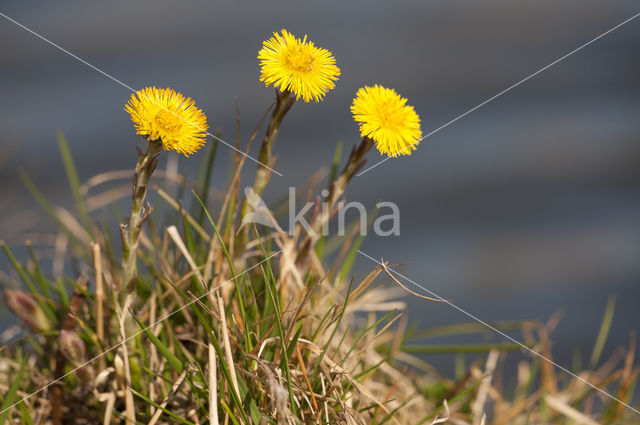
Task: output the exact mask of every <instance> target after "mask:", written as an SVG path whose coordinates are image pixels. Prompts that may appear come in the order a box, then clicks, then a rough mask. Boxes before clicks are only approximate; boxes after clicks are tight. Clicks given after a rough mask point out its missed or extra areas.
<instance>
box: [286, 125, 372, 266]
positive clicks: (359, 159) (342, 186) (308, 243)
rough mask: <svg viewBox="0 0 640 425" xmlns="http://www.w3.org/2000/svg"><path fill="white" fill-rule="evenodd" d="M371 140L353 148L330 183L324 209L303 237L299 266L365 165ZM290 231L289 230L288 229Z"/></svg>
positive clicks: (316, 216)
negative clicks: (342, 167) (350, 183)
mask: <svg viewBox="0 0 640 425" xmlns="http://www.w3.org/2000/svg"><path fill="white" fill-rule="evenodd" d="M374 144H375V143H374V142H373V140H371V139H369V138H368V137H365V138H363V139H362V141H361V142H360V144H359V145H358V146H354V147H353V149H352V150H351V154H350V155H349V159H348V160H347V164H346V165H345V166H344V169H343V170H342V172H341V173H340V176H338V178H337V179H336V180H335V181H334V182H333V183H331V188H330V189H329V195H328V196H327V199H326V201H325V202H326V205H327V206H326V208H320V210H319V212H318V214H317V215H315V217H312V218H311V221H310V223H309V228H310V230H311V231H310V232H308V233H307V236H306V237H305V239H304V241H303V243H302V245H301V246H302V248H301V249H300V251H299V252H298V256H297V259H296V262H297V263H298V264H300V263H301V262H302V261H304V259H305V258H306V256H307V254H308V253H309V250H310V249H311V247H312V246H313V245H315V243H316V241H317V240H318V239H319V238H320V236H321V234H322V230H323V227H324V226H325V224H326V223H327V222H328V221H329V219H331V216H332V214H333V210H334V207H335V206H336V204H337V202H338V199H340V197H341V196H342V194H343V193H344V191H345V190H346V189H347V185H348V184H349V181H351V179H352V178H353V176H354V175H355V174H356V173H357V172H358V170H359V169H361V168H362V166H363V165H364V164H365V162H366V160H365V159H364V156H365V155H366V154H367V152H369V151H370V150H371V148H372V147H373V146H374ZM290 230H291V229H290Z"/></svg>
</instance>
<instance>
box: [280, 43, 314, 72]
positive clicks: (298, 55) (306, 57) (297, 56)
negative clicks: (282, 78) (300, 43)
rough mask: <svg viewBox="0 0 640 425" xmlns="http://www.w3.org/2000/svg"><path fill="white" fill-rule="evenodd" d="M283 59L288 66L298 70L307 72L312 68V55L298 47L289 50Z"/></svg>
mask: <svg viewBox="0 0 640 425" xmlns="http://www.w3.org/2000/svg"><path fill="white" fill-rule="evenodd" d="M285 60H286V62H287V65H288V66H289V67H290V68H293V69H295V70H296V71H299V72H309V71H311V70H312V69H313V57H312V56H311V55H310V54H309V53H308V52H306V51H305V49H302V48H300V47H298V48H294V49H291V50H289V52H287V55H286V57H285Z"/></svg>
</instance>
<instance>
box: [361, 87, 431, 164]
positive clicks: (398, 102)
mask: <svg viewBox="0 0 640 425" xmlns="http://www.w3.org/2000/svg"><path fill="white" fill-rule="evenodd" d="M351 112H352V113H353V119H354V120H355V121H356V122H357V123H358V124H359V127H360V135H361V136H362V137H368V138H370V139H371V140H373V141H374V142H375V144H376V148H378V151H380V153H381V154H383V155H389V156H391V157H394V158H395V157H396V156H398V155H411V151H412V150H415V149H416V146H417V145H418V143H420V139H421V138H422V131H421V130H420V117H419V116H418V114H416V111H415V110H414V109H413V106H409V105H407V99H405V98H404V97H402V96H400V95H399V94H398V93H396V92H395V90H393V89H387V88H384V87H382V86H379V85H377V84H376V85H375V86H373V87H368V86H365V87H363V88H361V89H360V90H358V92H357V93H356V97H355V99H353V104H352V105H351Z"/></svg>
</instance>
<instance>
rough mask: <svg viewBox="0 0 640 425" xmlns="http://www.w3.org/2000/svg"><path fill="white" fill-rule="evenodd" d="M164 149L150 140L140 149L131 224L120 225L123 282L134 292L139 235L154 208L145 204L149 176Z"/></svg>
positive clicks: (134, 178) (124, 285) (135, 174)
mask: <svg viewBox="0 0 640 425" xmlns="http://www.w3.org/2000/svg"><path fill="white" fill-rule="evenodd" d="M161 150H162V143H160V141H149V142H148V145H147V151H146V152H142V150H140V149H138V162H137V164H136V169H135V171H134V173H133V192H132V202H131V217H130V218H129V226H128V227H127V226H125V225H123V224H121V225H120V232H121V236H122V283H123V287H124V288H123V289H126V290H127V292H133V291H134V289H135V286H136V280H137V277H138V267H137V251H138V237H139V236H140V230H141V229H142V224H143V223H144V221H145V220H146V219H147V218H148V217H149V214H151V211H152V208H151V207H147V206H144V200H145V197H146V195H147V186H148V184H149V178H150V177H151V174H153V171H154V170H155V169H156V166H157V165H158V154H159V153H160V151H161Z"/></svg>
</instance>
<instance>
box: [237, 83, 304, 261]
mask: <svg viewBox="0 0 640 425" xmlns="http://www.w3.org/2000/svg"><path fill="white" fill-rule="evenodd" d="M276 98H277V103H276V107H275V109H274V110H273V113H272V115H271V120H270V121H269V126H268V127H267V132H266V133H265V135H264V139H263V140H262V146H261V147H260V153H259V155H258V161H260V164H259V165H258V169H257V170H256V178H255V180H254V182H253V191H254V192H255V193H256V194H257V195H258V196H259V195H262V192H264V189H265V188H266V187H267V183H269V179H270V178H271V171H272V170H271V168H270V167H271V150H272V148H273V144H274V143H275V141H276V138H277V137H278V133H279V132H280V124H282V120H283V119H284V117H285V115H286V114H287V112H289V109H291V107H292V106H293V103H294V102H295V100H296V99H295V97H293V96H291V94H290V92H289V91H284V92H282V93H280V92H278V91H277V90H276ZM247 213H249V204H248V202H247V198H246V197H245V198H244V200H243V201H242V206H241V208H240V219H242V217H244V216H245V215H246V214H247ZM249 227H250V226H246V227H245V228H243V229H242V230H241V231H240V234H239V235H238V238H237V240H236V244H235V247H236V252H237V253H242V251H243V249H244V246H245V244H246V243H247V240H248V236H249Z"/></svg>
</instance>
